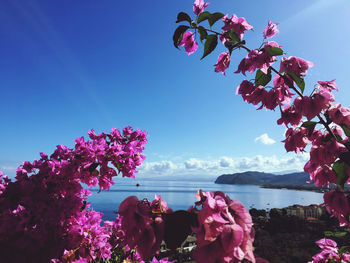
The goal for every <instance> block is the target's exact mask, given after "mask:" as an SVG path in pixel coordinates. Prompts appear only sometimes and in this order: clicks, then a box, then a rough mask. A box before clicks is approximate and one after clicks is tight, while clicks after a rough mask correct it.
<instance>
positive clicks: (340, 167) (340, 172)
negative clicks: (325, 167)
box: [333, 161, 348, 188]
mask: <svg viewBox="0 0 350 263" xmlns="http://www.w3.org/2000/svg"><path fill="white" fill-rule="evenodd" d="M347 169H348V166H347V165H346V163H344V162H341V161H336V162H335V163H334V164H333V170H334V172H335V173H336V174H337V184H338V185H340V186H341V187H342V188H344V184H345V182H346V181H347V180H348V175H347V173H346V170H347Z"/></svg>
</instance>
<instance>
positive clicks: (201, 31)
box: [198, 26, 208, 43]
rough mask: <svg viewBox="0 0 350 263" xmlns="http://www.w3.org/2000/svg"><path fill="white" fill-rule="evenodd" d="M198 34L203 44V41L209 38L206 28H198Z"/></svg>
mask: <svg viewBox="0 0 350 263" xmlns="http://www.w3.org/2000/svg"><path fill="white" fill-rule="evenodd" d="M198 33H199V39H200V40H201V42H202V43H203V40H204V39H205V38H206V37H207V35H208V33H207V30H205V28H204V27H202V26H199V27H198Z"/></svg>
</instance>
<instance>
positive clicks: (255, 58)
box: [235, 41, 279, 76]
mask: <svg viewBox="0 0 350 263" xmlns="http://www.w3.org/2000/svg"><path fill="white" fill-rule="evenodd" d="M270 47H279V45H278V44H277V43H276V42H273V41H270V42H267V43H266V44H265V46H264V48H263V49H262V50H257V49H253V50H251V51H249V53H248V54H247V56H246V57H245V58H244V59H242V61H241V62H240V63H239V65H238V69H237V71H235V73H240V72H242V74H243V75H244V76H245V72H246V71H248V72H249V73H253V72H254V71H255V70H256V69H261V71H262V72H263V73H264V74H267V72H268V69H269V67H270V66H271V65H272V64H273V63H274V61H275V56H270V54H269V52H268V50H269V48H270Z"/></svg>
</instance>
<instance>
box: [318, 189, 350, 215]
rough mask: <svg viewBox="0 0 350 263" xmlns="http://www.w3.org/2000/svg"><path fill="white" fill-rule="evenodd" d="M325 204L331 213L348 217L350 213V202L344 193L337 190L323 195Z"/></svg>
mask: <svg viewBox="0 0 350 263" xmlns="http://www.w3.org/2000/svg"><path fill="white" fill-rule="evenodd" d="M323 198H324V203H325V205H326V208H327V210H328V211H329V212H331V213H332V214H334V215H337V214H340V215H343V216H345V217H347V216H348V215H349V213H350V206H349V200H348V198H347V197H346V195H345V193H344V191H342V190H339V189H336V190H331V191H329V192H327V193H325V194H324V195H323Z"/></svg>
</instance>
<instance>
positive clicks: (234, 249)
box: [193, 190, 255, 263]
mask: <svg viewBox="0 0 350 263" xmlns="http://www.w3.org/2000/svg"><path fill="white" fill-rule="evenodd" d="M197 198H198V200H199V201H198V202H197V203H196V204H197V205H201V206H202V209H201V210H200V211H199V212H198V223H199V225H198V227H196V228H194V229H193V231H194V232H195V233H196V238H197V247H196V249H195V251H194V253H193V256H194V258H195V260H196V261H197V262H206V263H214V262H242V261H243V260H244V259H247V260H249V261H250V262H255V257H254V255H253V240H254V229H253V227H252V226H253V223H252V218H251V216H250V214H249V211H248V210H247V209H246V208H245V207H244V206H243V205H242V204H241V203H240V202H239V201H235V200H231V199H230V198H229V197H228V196H227V195H225V194H224V193H222V192H205V193H203V192H202V191H201V190H200V191H199V192H198V194H197Z"/></svg>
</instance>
